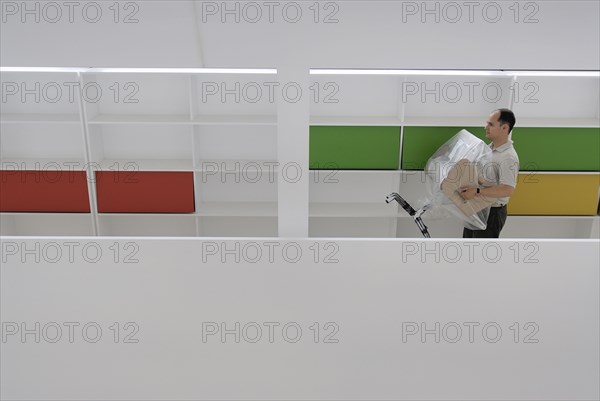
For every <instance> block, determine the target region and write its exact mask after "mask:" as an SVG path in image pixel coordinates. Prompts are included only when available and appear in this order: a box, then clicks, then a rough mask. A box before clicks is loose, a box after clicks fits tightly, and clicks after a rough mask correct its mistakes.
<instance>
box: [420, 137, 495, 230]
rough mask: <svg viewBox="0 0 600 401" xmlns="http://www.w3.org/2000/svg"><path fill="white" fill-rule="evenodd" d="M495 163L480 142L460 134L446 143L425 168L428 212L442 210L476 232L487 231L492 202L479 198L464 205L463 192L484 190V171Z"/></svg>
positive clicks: (488, 199)
mask: <svg viewBox="0 0 600 401" xmlns="http://www.w3.org/2000/svg"><path fill="white" fill-rule="evenodd" d="M491 159H492V150H491V149H490V147H489V146H487V145H486V144H485V143H484V142H483V141H482V140H481V139H479V138H477V137H476V136H474V135H473V134H471V133H470V132H469V131H467V130H464V129H463V130H461V131H459V132H458V133H457V134H456V135H454V136H453V137H452V138H450V139H449V140H448V141H447V142H446V143H444V144H443V145H442V146H441V147H440V148H439V149H438V150H437V152H435V153H434V154H433V156H431V158H430V159H429V160H428V161H427V165H426V167H425V172H426V174H425V175H426V186H427V197H428V199H427V200H426V202H425V204H427V205H428V206H427V208H428V209H433V210H435V209H438V208H440V209H443V210H445V211H447V212H450V213H451V214H452V215H454V216H456V217H458V218H459V219H460V220H462V221H463V222H464V226H465V227H467V228H470V229H473V230H484V229H485V228H486V225H487V219H488V216H489V213H490V206H491V204H492V203H493V202H494V201H495V199H493V198H488V197H485V196H476V197H475V198H473V199H472V200H469V201H465V200H464V199H463V198H462V197H461V196H460V192H461V190H462V189H464V188H474V187H478V186H479V187H485V186H489V185H490V184H489V183H487V182H485V180H484V179H483V174H482V172H483V168H484V166H486V165H488V163H490V162H491Z"/></svg>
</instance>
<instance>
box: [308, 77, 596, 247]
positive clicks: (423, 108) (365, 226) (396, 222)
mask: <svg viewBox="0 0 600 401" xmlns="http://www.w3.org/2000/svg"><path fill="white" fill-rule="evenodd" d="M311 78H312V80H311V86H314V87H319V88H322V87H325V85H327V84H329V85H333V86H334V87H335V89H336V91H335V99H334V100H335V102H332V103H328V102H324V101H321V102H313V103H312V104H311V124H312V125H349V126H398V127H401V128H400V135H401V139H402V135H403V132H404V127H405V126H456V127H470V126H482V127H483V126H484V125H485V119H486V117H487V116H488V114H489V113H490V112H491V111H492V110H494V109H496V108H500V107H509V108H512V110H513V111H514V112H515V114H516V116H517V125H518V126H519V127H586V128H589V127H592V128H598V127H600V116H599V115H598V109H599V96H600V94H599V93H598V86H599V84H600V83H599V78H598V77H536V76H498V77H486V76H478V75H473V76H415V75H410V76H409V75H405V76H402V75H363V74H357V75H335V74H331V75H324V74H319V75H312V76H311ZM459 91H462V93H460V92H459ZM401 155H402V140H401V142H400V149H399V158H400V157H401ZM536 173H537V174H557V173H559V174H565V172H550V171H537V172H536ZM312 174H313V176H314V175H315V174H321V175H323V174H324V172H323V171H321V172H320V173H316V172H314V171H313V172H312ZM523 174H527V172H526V171H524V172H523ZM578 174H580V173H579V172H578ZM584 174H599V173H598V172H585V173H584ZM335 176H336V178H338V179H339V182H338V183H337V184H329V185H325V184H324V183H319V184H317V183H315V182H316V181H318V180H313V181H315V182H311V186H310V209H309V210H310V229H309V235H310V236H313V237H346V236H350V237H352V236H360V237H420V236H421V234H420V232H419V230H418V229H417V227H416V225H415V224H414V222H413V221H412V218H410V216H408V214H407V213H405V212H404V210H402V209H401V208H400V207H399V206H398V205H397V204H396V205H394V206H392V205H386V204H385V203H384V198H385V196H386V195H387V194H389V193H390V192H398V193H400V194H401V195H402V196H403V197H404V198H405V199H406V200H407V201H408V202H409V203H410V204H411V205H413V206H414V207H415V208H418V207H420V206H422V205H423V204H424V202H425V199H426V198H427V194H426V187H425V185H424V183H425V181H424V179H425V178H424V175H423V173H422V172H419V171H403V170H402V169H401V167H400V170H398V171H377V172H374V171H360V170H346V171H338V172H336V173H335ZM384 177H387V179H388V181H386V178H384ZM366 198H369V199H366ZM352 199H354V201H352ZM392 209H393V210H392ZM424 220H425V223H426V224H427V225H428V227H429V231H430V233H432V235H433V236H434V237H448V238H458V237H461V236H462V223H461V222H460V221H459V220H458V219H455V218H452V217H450V218H448V217H444V218H443V219H442V218H437V217H436V216H435V215H431V213H429V214H427V213H426V214H425V215H424ZM597 225H598V216H511V217H510V218H509V224H507V226H506V228H505V230H504V231H503V236H504V237H523V238H590V237H594V236H596V237H598V234H597V232H598V228H597Z"/></svg>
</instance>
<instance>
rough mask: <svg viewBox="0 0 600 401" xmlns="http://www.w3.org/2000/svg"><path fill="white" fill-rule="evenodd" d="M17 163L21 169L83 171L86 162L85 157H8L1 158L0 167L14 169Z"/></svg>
mask: <svg viewBox="0 0 600 401" xmlns="http://www.w3.org/2000/svg"><path fill="white" fill-rule="evenodd" d="M15 165H17V166H18V169H19V170H45V171H46V170H47V171H50V170H61V171H63V170H64V171H83V170H85V167H86V164H85V161H84V160H83V159H77V158H71V159H70V158H65V159H34V158H22V159H20V158H6V159H2V160H0V169H2V170H7V169H12V168H13V167H14V166H15Z"/></svg>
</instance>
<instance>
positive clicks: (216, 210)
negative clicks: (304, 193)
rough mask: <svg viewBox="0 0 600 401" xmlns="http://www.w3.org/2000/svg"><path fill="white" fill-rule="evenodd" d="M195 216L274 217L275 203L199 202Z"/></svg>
mask: <svg viewBox="0 0 600 401" xmlns="http://www.w3.org/2000/svg"><path fill="white" fill-rule="evenodd" d="M196 215H197V216H222V217H235V216H239V217H276V216H277V202H201V203H200V207H199V210H198V211H197V212H196Z"/></svg>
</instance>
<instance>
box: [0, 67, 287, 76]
mask: <svg viewBox="0 0 600 401" xmlns="http://www.w3.org/2000/svg"><path fill="white" fill-rule="evenodd" d="M0 72H83V73H86V72H87V73H123V74H126V73H135V74H140V73H158V74H267V75H275V74H277V70H276V69H274V68H270V69H268V68H97V67H0Z"/></svg>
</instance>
